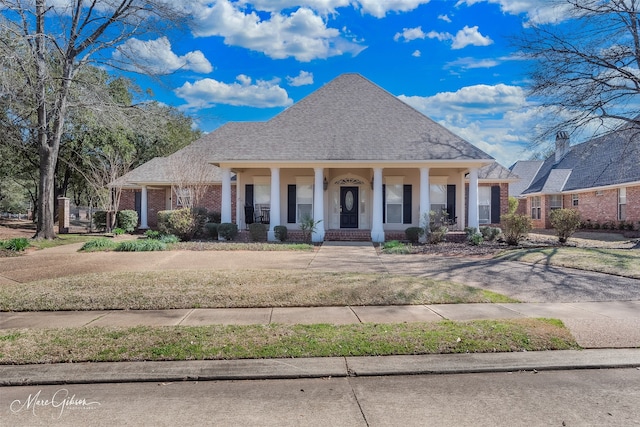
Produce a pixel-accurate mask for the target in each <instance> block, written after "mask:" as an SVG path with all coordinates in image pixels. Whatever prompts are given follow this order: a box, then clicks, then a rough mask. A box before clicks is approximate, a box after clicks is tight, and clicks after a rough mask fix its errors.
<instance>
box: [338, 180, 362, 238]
mask: <svg viewBox="0 0 640 427" xmlns="http://www.w3.org/2000/svg"><path fill="white" fill-rule="evenodd" d="M340 228H358V187H340Z"/></svg>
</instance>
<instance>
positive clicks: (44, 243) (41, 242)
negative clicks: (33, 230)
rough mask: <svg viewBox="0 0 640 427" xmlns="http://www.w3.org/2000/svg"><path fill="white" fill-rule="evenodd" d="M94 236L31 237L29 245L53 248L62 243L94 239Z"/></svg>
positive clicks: (60, 235)
mask: <svg viewBox="0 0 640 427" xmlns="http://www.w3.org/2000/svg"><path fill="white" fill-rule="evenodd" d="M95 239H96V237H95V236H85V235H81V234H58V236H57V237H56V238H55V239H52V240H47V239H31V240H30V242H31V246H32V247H35V248H36V249H47V248H55V247H57V246H62V245H70V244H73V243H85V242H88V241H90V240H95Z"/></svg>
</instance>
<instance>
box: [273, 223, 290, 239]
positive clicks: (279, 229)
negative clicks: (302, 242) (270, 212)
mask: <svg viewBox="0 0 640 427" xmlns="http://www.w3.org/2000/svg"><path fill="white" fill-rule="evenodd" d="M288 231H289V230H288V229H287V227H286V226H285V225H276V226H275V227H273V233H274V234H275V236H276V239H278V241H280V242H284V241H285V240H287V232H288Z"/></svg>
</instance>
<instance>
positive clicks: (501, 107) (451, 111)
mask: <svg viewBox="0 0 640 427" xmlns="http://www.w3.org/2000/svg"><path fill="white" fill-rule="evenodd" d="M398 98H400V99H401V100H402V101H404V102H406V103H408V104H409V105H411V106H413V107H414V108H416V109H417V110H419V111H421V112H422V113H424V114H426V115H427V116H429V117H431V118H433V119H434V120H436V121H438V122H439V123H440V124H442V125H443V126H445V127H446V128H448V129H449V130H451V131H452V132H454V133H455V134H457V135H459V136H460V137H462V138H464V139H465V140H467V141H469V142H471V143H472V144H474V145H476V146H477V147H478V148H480V149H481V150H483V151H485V152H487V153H488V154H490V155H491V156H493V157H495V158H496V160H497V161H498V162H499V163H500V164H502V165H503V166H510V165H511V164H513V163H514V162H515V161H516V160H519V159H525V158H528V157H530V155H531V152H529V151H527V147H528V145H529V142H530V140H531V135H532V134H533V133H534V131H535V126H536V123H537V122H536V118H537V116H536V115H535V114H534V113H535V112H536V108H535V107H533V106H531V105H530V104H529V103H528V102H527V100H526V98H525V92H524V90H523V89H522V88H521V87H518V86H508V85H504V84H498V85H495V86H488V85H477V86H468V87H463V88H461V89H459V90H458V91H456V92H441V93H438V94H436V95H433V96H428V97H421V96H406V95H400V96H399V97H398Z"/></svg>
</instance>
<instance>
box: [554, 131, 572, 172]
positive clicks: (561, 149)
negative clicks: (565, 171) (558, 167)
mask: <svg viewBox="0 0 640 427" xmlns="http://www.w3.org/2000/svg"><path fill="white" fill-rule="evenodd" d="M568 152H569V133H568V132H566V131H564V130H561V131H560V132H558V133H557V134H556V164H558V163H560V160H562V159H563V158H564V156H566V155H567V153H568Z"/></svg>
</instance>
